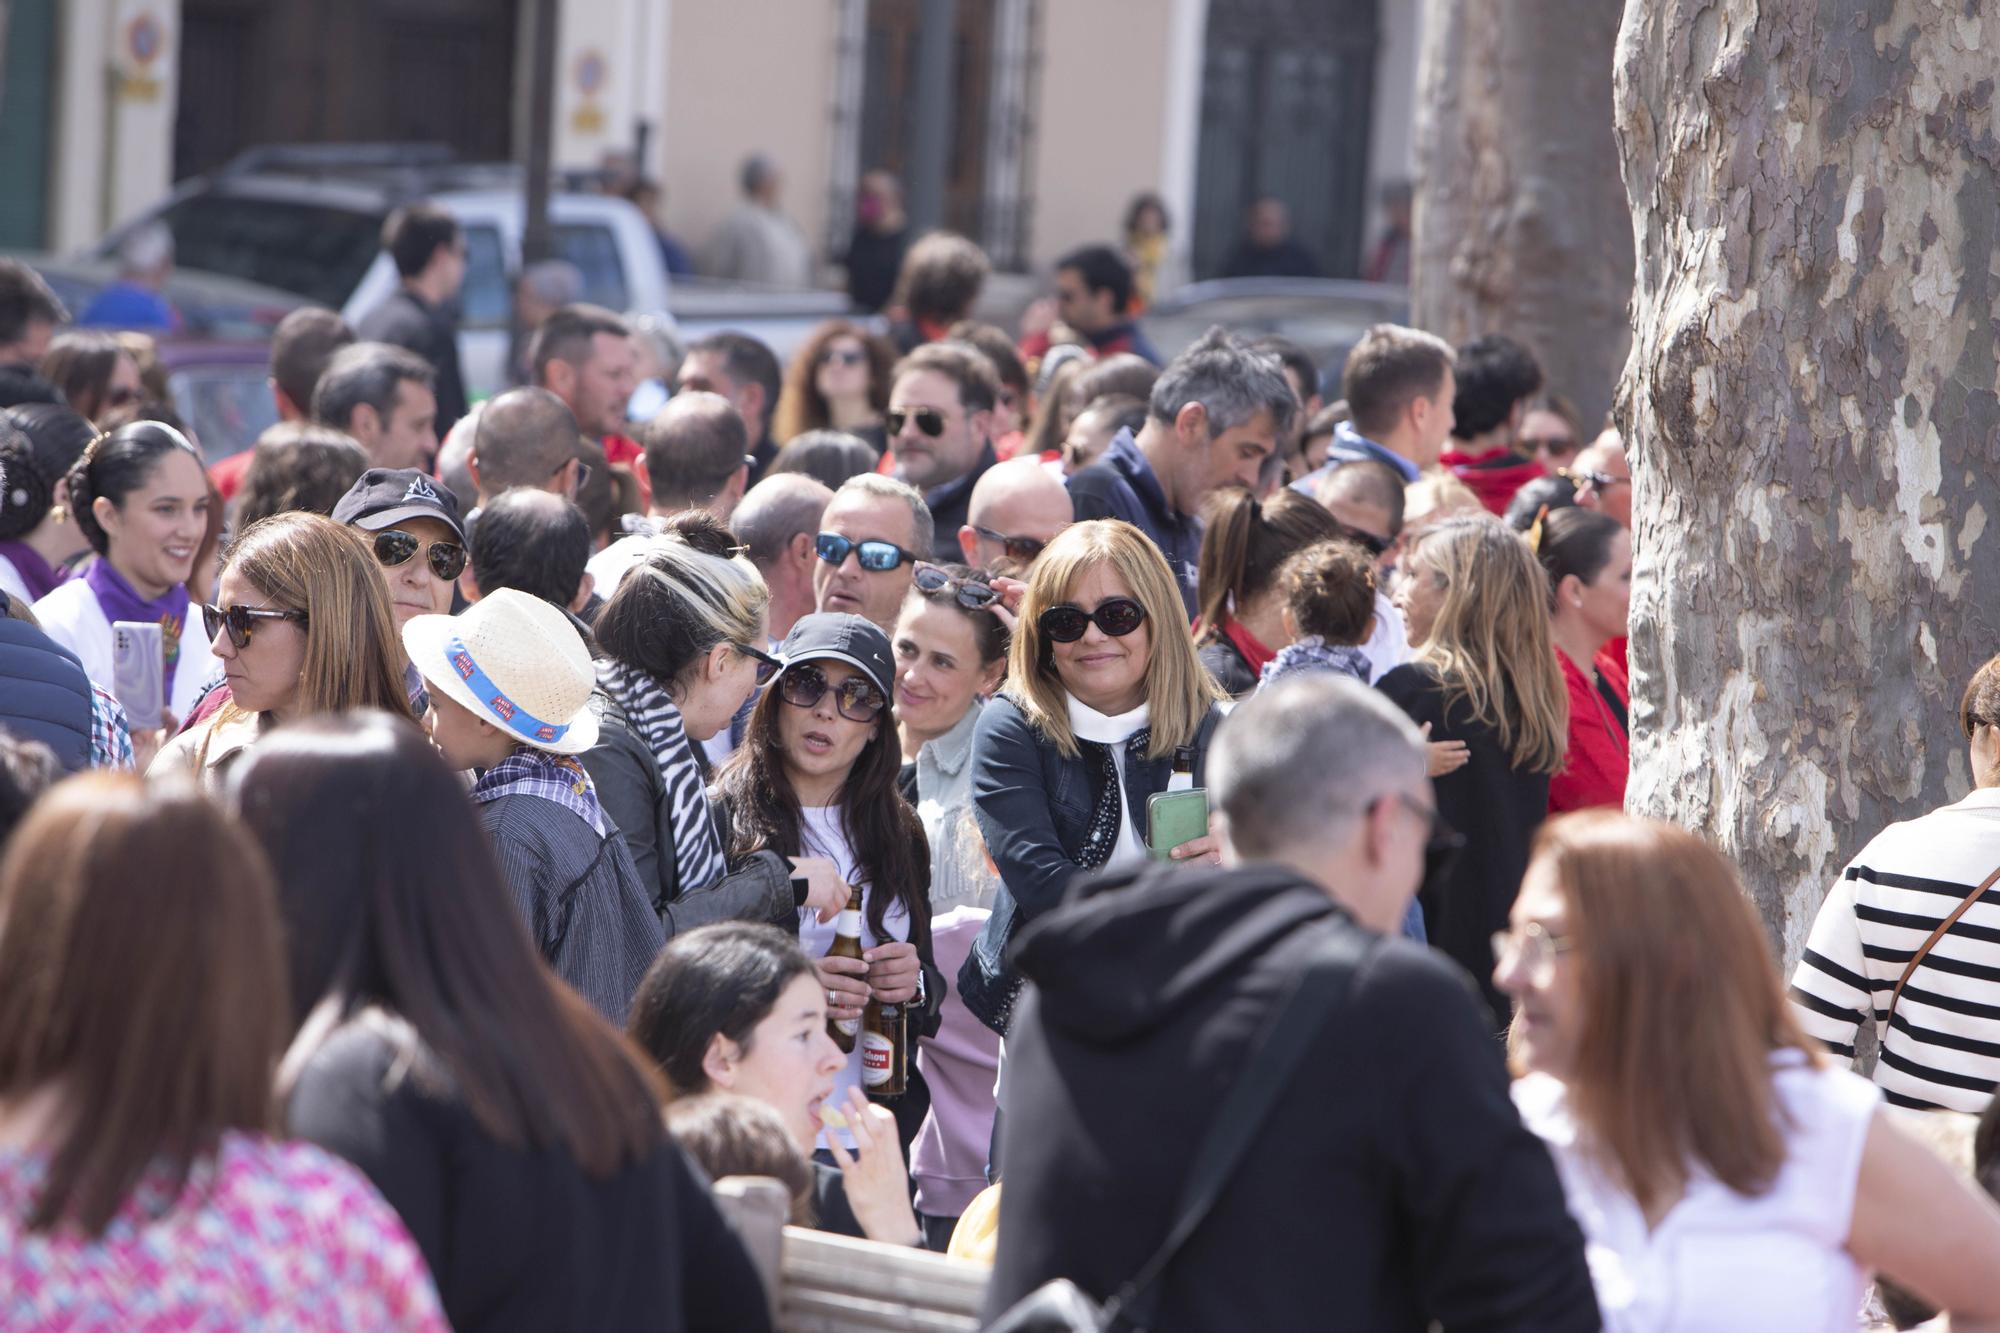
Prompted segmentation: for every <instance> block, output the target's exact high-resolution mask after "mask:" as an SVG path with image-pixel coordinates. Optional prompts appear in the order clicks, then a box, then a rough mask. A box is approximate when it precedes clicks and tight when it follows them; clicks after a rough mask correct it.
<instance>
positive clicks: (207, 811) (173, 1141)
mask: <svg viewBox="0 0 2000 1333" xmlns="http://www.w3.org/2000/svg"><path fill="white" fill-rule="evenodd" d="M0 913H4V914H5V917H6V921H7V928H6V930H5V931H0V1099H15V1098H19V1097H23V1096H26V1095H28V1094H30V1093H33V1092H36V1091H38V1090H42V1089H46V1088H55V1089H57V1090H59V1095H60V1097H61V1116H60V1119H59V1123H60V1124H61V1126H62V1128H61V1130H60V1131H59V1137H58V1138H57V1140H56V1141H55V1142H54V1143H52V1144H51V1145H50V1149H51V1153H50V1161H49V1172H48V1183H47V1188H46V1189H45V1190H44V1192H43V1194H42V1197H41V1198H40V1200H38V1201H37V1202H36V1204H35V1206H34V1208H33V1210H32V1211H31V1212H30V1213H29V1215H28V1226H29V1228H30V1229H32V1230H37V1231H45V1230H52V1229H54V1228H56V1227H57V1226H60V1225H65V1224H71V1225H74V1226H76V1227H78V1228H79V1229H81V1230H82V1232H83V1233H84V1234H86V1235H88V1236H92V1237H95V1236H97V1235H99V1234H101V1233H102V1232H103V1230H104V1228H105V1226H106V1225H107V1224H109V1223H110V1221H111V1219H112V1218H113V1217H114V1216H115V1215H116V1214H117V1212H118V1210H119V1208H120V1207H121V1206H122V1205H123V1203H124V1202H125V1199H126V1198H127V1197H128V1196H129V1195H130V1194H131V1192H132V1189H133V1187H134V1186H135V1185H136V1184H137V1183H138V1182H139V1180H140V1178H141V1177H142V1176H143V1175H144V1174H145V1173H146V1171H147V1169H148V1168H149V1167H150V1166H151V1165H152V1164H153V1163H154V1162H156V1161H164V1162H166V1163H167V1165H168V1169H169V1170H170V1171H171V1172H172V1173H173V1175H174V1182H175V1191H176V1192H178V1189H179V1187H180V1185H182V1184H185V1182H186V1180H187V1176H188V1173H189V1170H190V1169H191V1168H192V1167H193V1166H194V1164H195V1163H196V1162H197V1161H198V1160H199V1159H201V1158H202V1157H204V1156H207V1155H208V1154H211V1153H213V1152H214V1151H215V1148H216V1146H217V1144H218V1142H219V1141H220V1139H221V1137H222V1135H223V1133H224V1132H225V1131H228V1130H243V1131H250V1132H261V1131H264V1130H267V1129H269V1128H270V1122H271V1109H272V1107H271V1075H272V1071H273V1070H274V1069H275V1068H276V1066H277V1062H278V1053H279V1050H280V1049H281V1048H282V1046H283V1044H284V1040H285V1031H286V1028H285V1011H286V1007H287V1006H286V1003H285V992H286V982H285V961H284V956H283V952H282V946H281V944H280V941H279V928H278V912H277V908H276V906H275V904H274V902H273V900H272V892H271V871H270V867H269V865H268V864H267V863H266V861H265V859H264V854H263V851H262V850H261V849H260V848H259V847H258V846H257V843H256V841H255V840H254V839H253V838H251V837H250V836H249V835H248V834H247V833H246V832H244V830H243V828H242V826H241V825H240V824H238V823H237V822H236V821H235V820H234V819H232V818H230V817H229V816H228V815H226V814H224V813H223V812H222V811H221V810H220V809H218V808H217V807H215V806H213V805H211V804H209V802H207V801H206V800H204V799H202V797H201V796H200V795H199V794H198V793H196V792H195V791H194V790H193V789H191V788H189V787H187V786H185V785H183V784H178V783H166V784H161V785H159V786H155V787H151V788H148V787H147V786H146V785H145V784H144V783H143V782H141V781H140V780H139V779H137V778H135V777H129V776H123V775H118V776H113V775H109V774H90V775H87V776H83V777H78V778H73V779H71V780H70V781H68V782H65V783H63V784H62V785H61V786H59V787H57V788H55V789H54V790H53V791H52V792H50V793H49V794H48V795H47V796H46V797H44V798H43V799H42V801H41V803H40V804H39V805H37V806H36V807H35V809H34V810H33V811H31V812H30V813H29V815H28V817H27V819H26V820H25V821H23V823H22V824H21V826H20V827H19V828H18V829H17V830H16V831H15V834H14V837H13V839H12V841H11V843H10V844H9V848H8V853H7V856H6V859H5V860H4V861H3V862H0Z"/></svg>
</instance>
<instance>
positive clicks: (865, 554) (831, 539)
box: [813, 532, 917, 574]
mask: <svg viewBox="0 0 2000 1333" xmlns="http://www.w3.org/2000/svg"><path fill="white" fill-rule="evenodd" d="M813 550H814V551H815V552H817V553H818V555H819V558H820V559H822V560H824V561H826V563H828V564H829V565H840V564H845V563H846V562H847V554H848V552H850V551H853V552H856V553H857V559H859V560H860V562H861V567H862V568H863V569H865V570H868V571H869V572H871V573H875V574H881V573H886V572H887V571H889V570H892V569H894V568H896V566H898V565H900V564H902V563H903V562H904V561H906V560H908V561H911V562H912V563H914V562H915V561H916V559H917V553H916V552H915V551H906V550H904V549H903V548H902V547H900V546H898V545H896V543H894V542H876V541H864V542H857V541H852V540H850V539H849V538H846V537H843V536H841V535H840V534H839V533H837V532H822V533H820V534H819V536H817V537H815V538H814V539H813Z"/></svg>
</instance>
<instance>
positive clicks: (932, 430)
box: [882, 407, 944, 440]
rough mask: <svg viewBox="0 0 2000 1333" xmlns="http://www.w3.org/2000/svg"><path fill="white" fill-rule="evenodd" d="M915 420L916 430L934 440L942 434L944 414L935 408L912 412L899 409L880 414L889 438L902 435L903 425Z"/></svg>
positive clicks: (918, 409) (922, 408)
mask: <svg viewBox="0 0 2000 1333" xmlns="http://www.w3.org/2000/svg"><path fill="white" fill-rule="evenodd" d="M910 420H915V421H916V423H917V429H918V430H920V431H922V432H923V433H924V434H926V435H928V436H930V437H931V438H932V439H933V440H935V439H936V438H937V437H938V436H940V435H942V434H944V413H942V412H940V411H938V410H937V409H936V408H935V407H920V408H917V409H916V410H915V411H913V412H905V411H903V410H902V409H901V408H891V409H890V410H889V411H887V412H884V413H883V414H882V424H883V425H885V426H887V427H888V428H889V435H890V437H891V438H894V437H895V436H898V435H901V434H902V433H903V423H904V422H906V421H910Z"/></svg>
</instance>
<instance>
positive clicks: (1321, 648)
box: [1257, 634, 1368, 689]
mask: <svg viewBox="0 0 2000 1333" xmlns="http://www.w3.org/2000/svg"><path fill="white" fill-rule="evenodd" d="M1300 671H1338V672H1339V673H1340V674H1341V675H1343V676H1352V677H1354V678H1355V679H1356V680H1358V681H1360V682H1361V683H1362V684H1363V685H1366V684H1367V683H1368V655H1367V654H1366V653H1364V652H1362V651H1361V650H1360V649H1359V648H1349V647H1346V646H1335V645H1333V644H1329V643H1328V642H1327V641H1326V640H1325V639H1322V638H1321V637H1320V636H1319V635H1317V634H1308V635H1306V637H1304V638H1303V639H1300V640H1299V641H1298V642H1297V643H1293V644H1287V645H1286V646H1285V647H1283V648H1280V649H1279V650H1278V655H1277V656H1276V657H1274V658H1272V659H1271V660H1270V661H1269V662H1268V663H1266V664H1265V666H1264V674H1263V676H1262V677H1260V678H1259V679H1258V681H1257V685H1258V687H1259V688H1260V689H1261V688H1262V687H1264V686H1266V685H1269V684H1270V683H1271V682H1272V681H1274V680H1278V679H1280V678H1282V677H1285V676H1289V675H1292V674H1294V673H1296V672H1300Z"/></svg>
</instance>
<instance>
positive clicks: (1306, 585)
mask: <svg viewBox="0 0 2000 1333" xmlns="http://www.w3.org/2000/svg"><path fill="white" fill-rule="evenodd" d="M1278 588H1279V590H1280V592H1281V593H1282V595H1283V596H1284V599H1285V600H1284V606H1283V608H1282V611H1281V614H1282V616H1283V618H1284V623H1285V633H1286V635H1287V636H1288V637H1290V639H1291V642H1290V643H1289V644H1287V645H1286V646H1285V647H1283V648H1280V649H1279V650H1278V654H1277V656H1276V657H1274V658H1273V659H1272V660H1271V661H1270V662H1269V663H1268V664H1267V665H1266V666H1265V667H1264V674H1263V677H1262V679H1261V680H1259V681H1258V684H1259V685H1260V686H1263V685H1269V684H1270V683H1271V682H1272V681H1274V680H1278V679H1281V678H1282V677H1285V676H1289V675H1291V674H1292V673H1293V672H1295V671H1312V670H1323V671H1338V672H1339V673H1341V674H1342V675H1344V676H1352V677H1354V678H1355V679H1356V680H1358V681H1360V682H1361V683H1362V684H1363V685H1366V684H1367V683H1368V672H1369V668H1368V655H1367V654H1366V653H1364V652H1362V651H1361V645H1362V644H1364V643H1366V642H1368V636H1369V635H1371V634H1373V633H1374V632H1375V559H1374V557H1373V556H1371V555H1369V554H1368V552H1366V551H1364V550H1362V549H1361V547H1359V546H1358V545H1356V544H1355V543H1353V542H1350V541H1341V540H1335V541H1325V542H1318V543H1315V544H1314V545H1312V546H1308V547H1307V548H1306V549H1305V550H1303V551H1300V552H1299V553H1298V554H1297V555H1295V556H1293V557H1292V558H1291V559H1290V560H1287V561H1286V562H1285V564H1284V567H1283V568H1282V569H1280V570H1279V571H1278Z"/></svg>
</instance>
